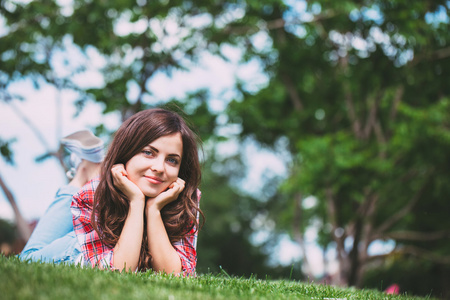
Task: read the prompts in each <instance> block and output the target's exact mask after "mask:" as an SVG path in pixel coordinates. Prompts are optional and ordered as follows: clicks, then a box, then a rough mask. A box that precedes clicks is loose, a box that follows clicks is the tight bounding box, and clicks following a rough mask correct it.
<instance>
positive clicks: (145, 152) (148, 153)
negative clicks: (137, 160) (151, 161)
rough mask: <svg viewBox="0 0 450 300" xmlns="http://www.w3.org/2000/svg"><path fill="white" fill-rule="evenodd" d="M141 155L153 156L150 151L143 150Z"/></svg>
mask: <svg viewBox="0 0 450 300" xmlns="http://www.w3.org/2000/svg"><path fill="white" fill-rule="evenodd" d="M142 153H144V154H145V155H148V156H152V155H153V153H152V151H150V150H143V151H142Z"/></svg>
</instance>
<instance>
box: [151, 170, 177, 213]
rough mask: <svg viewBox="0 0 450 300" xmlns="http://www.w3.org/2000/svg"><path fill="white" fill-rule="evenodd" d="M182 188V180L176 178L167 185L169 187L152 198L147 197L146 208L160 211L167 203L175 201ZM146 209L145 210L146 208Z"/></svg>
mask: <svg viewBox="0 0 450 300" xmlns="http://www.w3.org/2000/svg"><path fill="white" fill-rule="evenodd" d="M183 190H184V180H183V179H181V178H178V179H177V180H176V181H175V182H172V183H171V184H170V185H169V188H168V189H167V190H165V191H164V192H162V193H161V194H159V195H158V196H156V197H154V198H148V199H147V204H146V207H147V209H156V210H158V211H161V209H163V208H164V206H166V205H167V204H169V203H171V202H172V201H175V200H176V199H177V198H178V195H180V193H181V192H182V191H183ZM146 211H147V210H146Z"/></svg>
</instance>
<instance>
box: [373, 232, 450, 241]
mask: <svg viewBox="0 0 450 300" xmlns="http://www.w3.org/2000/svg"><path fill="white" fill-rule="evenodd" d="M446 238H450V231H435V232H419V231H406V230H405V231H394V232H389V233H384V234H380V235H378V236H375V237H374V239H393V240H408V241H417V242H426V241H436V240H441V239H446Z"/></svg>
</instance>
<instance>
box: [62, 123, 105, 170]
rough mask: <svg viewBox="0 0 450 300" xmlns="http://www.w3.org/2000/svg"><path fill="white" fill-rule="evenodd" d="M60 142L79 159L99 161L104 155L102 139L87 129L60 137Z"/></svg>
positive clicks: (73, 159)
mask: <svg viewBox="0 0 450 300" xmlns="http://www.w3.org/2000/svg"><path fill="white" fill-rule="evenodd" d="M61 144H62V145H64V146H65V147H66V148H67V150H69V152H70V153H72V154H73V155H75V156H77V157H78V158H79V159H84V160H88V161H91V162H94V163H100V162H101V161H102V160H103V157H104V156H105V149H104V148H105V147H104V143H103V141H102V140H101V139H99V138H98V137H96V136H95V135H94V134H93V133H92V132H90V131H89V130H81V131H77V132H75V133H72V134H70V135H68V136H66V137H64V138H62V139H61ZM71 156H72V155H71ZM71 160H72V161H73V162H75V160H76V159H75V158H72V157H71ZM79 161H80V160H79ZM78 163H79V162H78ZM77 165H78V164H77Z"/></svg>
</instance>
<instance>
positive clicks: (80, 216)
mask: <svg viewBox="0 0 450 300" xmlns="http://www.w3.org/2000/svg"><path fill="white" fill-rule="evenodd" d="M99 182H100V180H99V179H98V178H96V179H93V180H91V181H89V182H88V183H87V184H86V185H84V186H83V188H82V189H81V190H80V191H79V192H78V193H77V194H75V195H74V196H73V200H72V205H71V210H72V215H73V227H74V230H75V233H76V235H77V239H78V242H79V243H80V245H81V250H82V252H83V258H84V264H85V265H91V266H92V267H96V266H101V267H103V268H112V269H114V267H113V261H114V251H113V248H110V247H108V246H106V245H104V244H103V243H102V242H101V240H100V237H99V236H98V234H97V232H96V231H95V230H94V228H93V227H92V225H91V214H92V207H93V203H94V193H95V189H96V188H97V186H98V184H99ZM198 195H199V199H200V192H198ZM173 247H174V248H175V250H176V251H177V253H178V255H179V256H180V259H181V267H182V270H183V274H184V275H194V274H195V267H196V265H197V251H196V248H197V232H195V228H193V229H192V230H191V232H190V233H189V234H188V235H187V236H186V238H184V239H182V240H180V241H178V242H175V243H174V244H173Z"/></svg>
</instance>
